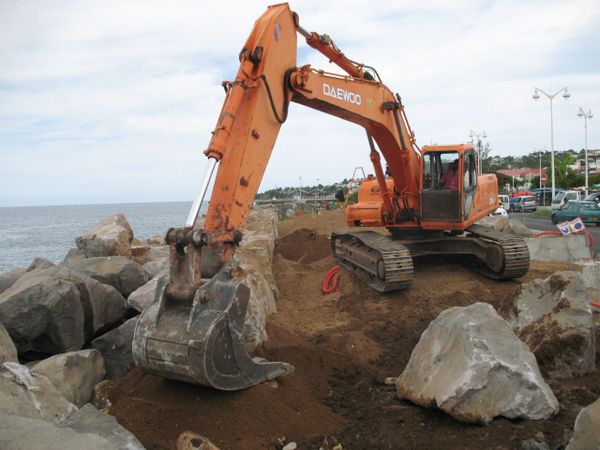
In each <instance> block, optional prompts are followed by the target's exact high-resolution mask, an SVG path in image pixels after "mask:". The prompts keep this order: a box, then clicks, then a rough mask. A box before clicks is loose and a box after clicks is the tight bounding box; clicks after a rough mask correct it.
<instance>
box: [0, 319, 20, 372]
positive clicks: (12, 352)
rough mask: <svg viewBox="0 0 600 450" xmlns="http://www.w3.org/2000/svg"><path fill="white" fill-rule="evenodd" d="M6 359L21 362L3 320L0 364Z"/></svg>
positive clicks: (0, 338)
mask: <svg viewBox="0 0 600 450" xmlns="http://www.w3.org/2000/svg"><path fill="white" fill-rule="evenodd" d="M4 361H11V362H19V359H18V355H17V348H16V347H15V344H14V343H13V341H12V339H11V338H10V335H9V334H8V331H6V328H4V325H2V322H0V364H2V363H3V362H4Z"/></svg>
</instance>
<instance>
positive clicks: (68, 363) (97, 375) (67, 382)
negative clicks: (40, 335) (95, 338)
mask: <svg viewBox="0 0 600 450" xmlns="http://www.w3.org/2000/svg"><path fill="white" fill-rule="evenodd" d="M31 369H32V371H33V372H35V373H38V374H41V375H44V376H45V377H46V378H48V380H50V382H51V383H52V384H53V385H54V386H55V387H56V389H57V390H58V392H59V393H60V394H61V395H62V396H63V397H64V398H66V399H67V400H68V401H69V402H71V403H73V404H74V405H77V406H83V405H85V404H86V403H87V402H89V400H90V398H91V396H92V393H93V392H94V386H95V385H96V384H97V383H99V382H100V381H102V380H103V379H104V376H105V375H106V370H105V369H104V360H103V359H102V354H100V352H98V351H97V350H92V349H88V350H80V351H77V352H68V353H62V354H60V355H55V356H52V357H50V358H47V359H44V360H42V361H40V362H38V363H37V364H35V365H34V366H33V367H32V368H31Z"/></svg>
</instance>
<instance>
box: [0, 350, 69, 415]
mask: <svg viewBox="0 0 600 450" xmlns="http://www.w3.org/2000/svg"><path fill="white" fill-rule="evenodd" d="M76 410H77V407H76V406H75V405H73V404H72V403H69V402H68V401H67V400H66V399H65V398H64V397H63V396H62V395H60V393H59V392H58V391H57V390H56V388H55V387H54V385H53V384H52V383H51V382H50V381H49V380H48V379H47V378H46V377H44V376H43V375H38V374H36V373H34V372H32V371H31V370H30V369H29V368H28V367H26V366H23V365H21V364H18V363H14V362H5V363H3V364H1V365H0V412H4V413H6V414H11V415H16V416H21V417H29V418H31V419H43V420H46V421H48V422H52V423H54V424H58V423H60V422H62V421H63V420H65V419H66V418H67V417H68V416H69V415H71V414H72V413H74V412H75V411H76Z"/></svg>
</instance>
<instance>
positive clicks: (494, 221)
mask: <svg viewBox="0 0 600 450" xmlns="http://www.w3.org/2000/svg"><path fill="white" fill-rule="evenodd" d="M477 225H482V226H484V227H488V228H493V229H494V230H495V231H502V230H503V229H504V228H505V227H506V226H507V225H508V216H500V215H498V216H486V217H483V218H481V219H479V220H478V221H477Z"/></svg>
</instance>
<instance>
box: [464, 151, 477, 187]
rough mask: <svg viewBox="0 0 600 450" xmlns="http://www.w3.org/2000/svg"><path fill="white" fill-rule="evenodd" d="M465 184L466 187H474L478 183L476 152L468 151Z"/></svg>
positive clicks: (465, 165) (465, 164)
mask: <svg viewBox="0 0 600 450" xmlns="http://www.w3.org/2000/svg"><path fill="white" fill-rule="evenodd" d="M464 170H465V172H464V176H463V186H464V188H465V189H471V188H474V187H475V185H476V184H477V173H476V172H475V154H474V153H467V154H466V155H465V163H464Z"/></svg>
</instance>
